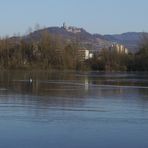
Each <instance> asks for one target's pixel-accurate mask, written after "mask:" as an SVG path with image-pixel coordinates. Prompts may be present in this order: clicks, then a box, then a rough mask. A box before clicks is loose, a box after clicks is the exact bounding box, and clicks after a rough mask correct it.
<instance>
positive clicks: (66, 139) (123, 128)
mask: <svg viewBox="0 0 148 148" xmlns="http://www.w3.org/2000/svg"><path fill="white" fill-rule="evenodd" d="M29 78H32V80H33V81H32V82H30V81H29ZM147 137H148V73H99V72H86V73H84V72H60V71H55V72H45V71H33V72H29V71H27V72H26V71H1V72H0V148H10V147H11V148H147V147H148V140H147Z"/></svg>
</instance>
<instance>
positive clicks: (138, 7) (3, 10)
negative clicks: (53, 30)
mask: <svg viewBox="0 0 148 148" xmlns="http://www.w3.org/2000/svg"><path fill="white" fill-rule="evenodd" d="M63 22H66V23H67V25H72V26H78V27H83V28H84V29H86V30H87V31H88V32H91V33H101V34H115V33H123V32H129V31H136V32H139V31H148V0H0V36H4V35H13V33H19V32H20V33H21V34H23V33H25V32H26V31H27V28H28V27H33V26H34V25H35V24H37V23H38V24H40V25H41V26H47V27H48V26H61V25H62V23H63Z"/></svg>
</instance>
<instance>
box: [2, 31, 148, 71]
mask: <svg viewBox="0 0 148 148" xmlns="http://www.w3.org/2000/svg"><path fill="white" fill-rule="evenodd" d="M80 48H81V47H80V43H79V42H74V41H73V42H66V41H65V40H64V39H63V38H62V37H60V36H53V35H50V34H49V33H48V31H43V32H42V33H41V34H40V38H39V39H38V40H36V39H32V38H30V39H26V38H24V37H20V38H18V37H17V38H15V37H14V38H8V37H5V38H1V39H0V69H49V70H50V69H62V70H63V69H66V70H100V71H148V37H147V36H145V35H144V37H143V39H142V40H141V44H140V46H139V51H138V52H137V53H129V54H124V53H118V52H117V51H115V50H113V51H110V50H108V49H102V50H101V51H100V52H98V53H95V54H94V56H93V58H91V59H88V60H82V59H81V57H80V56H78V52H79V49H80Z"/></svg>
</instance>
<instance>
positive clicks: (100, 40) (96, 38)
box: [26, 27, 143, 52]
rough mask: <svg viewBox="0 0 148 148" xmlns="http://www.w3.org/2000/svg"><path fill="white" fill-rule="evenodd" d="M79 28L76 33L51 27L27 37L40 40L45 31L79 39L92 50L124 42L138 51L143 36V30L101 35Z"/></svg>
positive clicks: (67, 39)
mask: <svg viewBox="0 0 148 148" xmlns="http://www.w3.org/2000/svg"><path fill="white" fill-rule="evenodd" d="M76 29H79V31H80V32H77V33H74V30H73V31H67V30H66V29H65V28H63V27H49V28H45V29H41V30H37V31H34V32H32V33H31V34H29V35H28V36H26V39H35V40H39V39H40V37H41V34H42V32H43V31H47V32H49V33H50V34H51V35H52V36H55V37H61V38H63V39H64V40H65V41H67V42H68V41H69V42H70V41H77V42H79V43H81V45H82V46H84V47H86V48H89V49H90V50H100V49H101V48H104V47H109V46H111V45H112V44H113V43H119V44H123V45H124V46H125V47H126V48H128V49H129V51H131V52H137V51H138V48H139V43H140V41H141V38H142V36H143V33H142V32H128V33H123V34H115V35H101V34H91V33H88V32H87V31H86V30H84V29H83V28H76Z"/></svg>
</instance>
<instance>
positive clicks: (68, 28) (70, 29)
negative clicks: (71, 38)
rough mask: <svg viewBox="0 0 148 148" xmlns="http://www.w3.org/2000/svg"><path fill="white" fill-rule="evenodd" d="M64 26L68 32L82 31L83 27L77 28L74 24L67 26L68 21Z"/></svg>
mask: <svg viewBox="0 0 148 148" xmlns="http://www.w3.org/2000/svg"><path fill="white" fill-rule="evenodd" d="M62 28H64V29H65V30H66V31H68V32H71V33H75V34H76V33H80V32H81V28H77V27H74V26H66V23H63V26H62Z"/></svg>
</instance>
